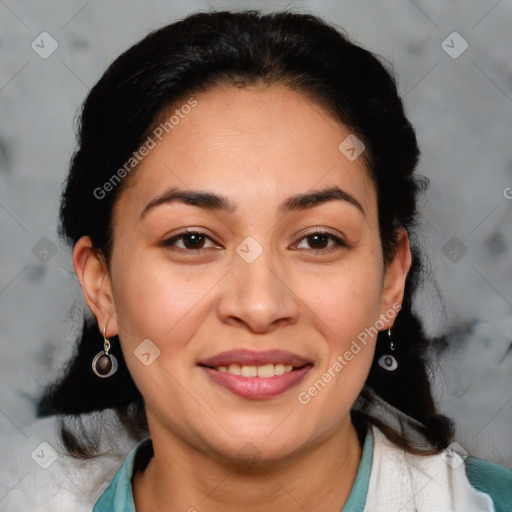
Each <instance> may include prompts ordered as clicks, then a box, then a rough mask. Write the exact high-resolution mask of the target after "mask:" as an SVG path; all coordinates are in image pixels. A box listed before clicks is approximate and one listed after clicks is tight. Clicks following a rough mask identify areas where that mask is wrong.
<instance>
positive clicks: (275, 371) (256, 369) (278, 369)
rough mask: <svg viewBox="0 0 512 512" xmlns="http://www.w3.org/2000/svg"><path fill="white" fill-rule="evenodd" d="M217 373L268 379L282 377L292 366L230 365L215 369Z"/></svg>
mask: <svg viewBox="0 0 512 512" xmlns="http://www.w3.org/2000/svg"><path fill="white" fill-rule="evenodd" d="M215 369H216V370H218V371H219V372H228V373H231V374H233V375H241V376H242V377H263V378H269V377H274V376H275V375H283V373H287V372H291V371H292V370H293V366H292V365H291V364H280V363H279V364H264V365H262V366H240V365H239V364H230V365H229V366H217V367H215Z"/></svg>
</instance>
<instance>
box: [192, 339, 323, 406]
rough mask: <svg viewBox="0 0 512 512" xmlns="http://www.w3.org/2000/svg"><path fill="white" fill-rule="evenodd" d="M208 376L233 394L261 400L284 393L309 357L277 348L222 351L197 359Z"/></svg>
mask: <svg viewBox="0 0 512 512" xmlns="http://www.w3.org/2000/svg"><path fill="white" fill-rule="evenodd" d="M198 366H199V367H201V368H202V369H203V371H204V372H205V373H206V374H207V375H208V376H209V377H210V379H211V380H212V381H213V382H214V383H215V384H218V385H220V386H222V387H223V388H225V389H228V390H229V391H231V392H232V393H234V394H235V395H238V396H241V397H243V398H248V399H254V400H261V399H265V398H271V397H274V396H277V395H279V394H281V393H284V392H285V391H287V390H288V389H290V388H291V387H293V386H295V385H296V384H297V383H298V382H299V381H300V380H302V379H303V378H304V376H305V375H306V373H308V372H309V370H310V369H311V368H312V367H313V363H312V361H310V360H308V359H305V358H303V357H301V356H298V355H297V354H292V353H290V352H284V351H280V350H269V351H265V352H254V351H249V350H245V349H239V350H232V351H229V352H223V353H221V354H218V355H216V356H213V357H211V358H208V359H206V360H204V361H201V362H200V363H198Z"/></svg>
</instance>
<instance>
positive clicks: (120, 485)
mask: <svg viewBox="0 0 512 512" xmlns="http://www.w3.org/2000/svg"><path fill="white" fill-rule="evenodd" d="M150 443H151V438H149V437H148V438H146V439H143V440H142V441H141V442H140V443H139V444H138V445H137V446H135V447H134V448H133V449H132V451H131V452H130V453H129V454H128V456H127V457H126V459H125V461H124V463H123V465H122V466H121V468H120V469H119V471H118V472H117V473H116V475H115V476H114V478H113V479H112V481H111V482H110V485H109V486H108V488H107V489H106V490H105V492H104V493H103V494H102V495H101V496H100V498H99V500H98V501H97V502H96V504H95V505H94V508H93V510H92V512H136V511H135V505H134V503H133V493H132V485H131V478H132V475H133V471H134V462H135V456H136V454H137V452H139V451H140V450H141V449H144V448H148V445H149V444H150ZM372 459H373V434H372V431H371V429H370V428H369V429H368V431H367V433H366V437H365V441H364V445H363V452H362V456H361V460H360V462H359V467H358V470H357V474H356V479H355V481H354V485H353V486H352V491H351V492H350V495H349V497H348V500H347V502H346V503H345V505H344V507H343V509H342V510H341V512H363V510H364V506H365V503H366V496H367V494H368V485H369V482H370V473H371V469H372ZM465 463H466V464H465V466H466V474H467V477H468V480H469V481H470V483H471V485H472V486H473V487H474V488H475V489H477V490H479V491H481V492H483V493H486V494H488V495H489V496H490V497H491V498H492V500H493V502H494V507H495V509H496V512H511V511H512V470H510V469H507V468H505V467H503V466H500V465H498V464H494V463H492V462H489V461H486V460H483V459H479V458H476V457H468V458H467V459H466V461H465Z"/></svg>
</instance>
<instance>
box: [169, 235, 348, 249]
mask: <svg viewBox="0 0 512 512" xmlns="http://www.w3.org/2000/svg"><path fill="white" fill-rule="evenodd" d="M187 235H200V236H204V237H206V238H208V239H209V240H211V241H212V242H214V241H213V240H212V239H211V238H210V237H209V236H208V235H206V234H205V233H203V232H202V231H189V230H185V231H183V232H181V233H179V234H177V235H175V236H173V237H172V238H169V239H167V240H164V241H163V242H162V246H163V247H170V248H173V247H172V246H173V245H174V243H175V242H176V241H178V240H179V239H182V238H185V237H186V236H187ZM315 235H320V236H324V237H327V238H330V239H331V240H333V241H334V242H335V244H336V245H334V246H331V247H329V248H324V249H309V250H312V251H314V252H316V253H320V254H327V253H331V252H334V251H337V250H340V249H342V248H347V247H349V245H348V244H346V243H345V242H344V241H343V240H341V238H338V237H337V236H334V235H333V234H331V233H328V232H326V231H313V232H311V233H307V234H306V235H304V236H303V237H302V238H301V239H300V240H299V242H302V240H304V239H306V238H310V237H313V236H315ZM173 250H175V249H174V248H173ZM178 250H180V251H184V252H188V253H192V254H196V253H199V252H201V251H205V250H206V249H205V248H201V249H183V248H181V247H179V248H178ZM299 250H301V249H299Z"/></svg>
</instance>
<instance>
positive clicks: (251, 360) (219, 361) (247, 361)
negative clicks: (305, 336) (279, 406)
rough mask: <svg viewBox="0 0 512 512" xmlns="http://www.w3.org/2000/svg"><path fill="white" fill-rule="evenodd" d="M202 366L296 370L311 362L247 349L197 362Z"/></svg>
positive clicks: (287, 354)
mask: <svg viewBox="0 0 512 512" xmlns="http://www.w3.org/2000/svg"><path fill="white" fill-rule="evenodd" d="M199 364H200V365H203V366H210V367H215V366H229V365H231V364H239V365H240V366H263V365H265V364H285V365H286V364H291V365H292V366H295V367H297V368H300V367H302V366H306V365H308V364H311V361H309V360H308V359H305V358H304V357H301V356H299V355H297V354H293V353H292V352H285V351H283V350H265V351H258V352H256V351H254V350H247V349H242V348H241V349H236V350H229V351H227V352H221V353H220V354H217V355H215V356H212V357H209V358H207V359H203V360H202V361H199Z"/></svg>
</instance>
